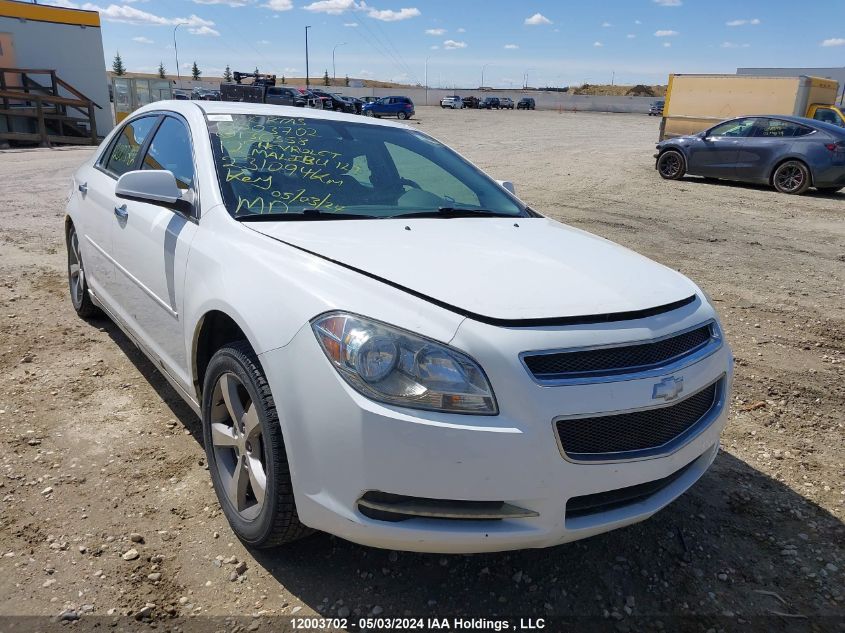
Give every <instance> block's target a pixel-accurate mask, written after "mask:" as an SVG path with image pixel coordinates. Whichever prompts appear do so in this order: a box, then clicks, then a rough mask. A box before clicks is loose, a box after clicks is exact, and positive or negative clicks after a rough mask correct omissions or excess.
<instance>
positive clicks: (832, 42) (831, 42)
mask: <svg viewBox="0 0 845 633" xmlns="http://www.w3.org/2000/svg"><path fill="white" fill-rule="evenodd" d="M821 45H822V46H845V37H831V38H830V39H828V40H825V41H823V42H822V44H821Z"/></svg>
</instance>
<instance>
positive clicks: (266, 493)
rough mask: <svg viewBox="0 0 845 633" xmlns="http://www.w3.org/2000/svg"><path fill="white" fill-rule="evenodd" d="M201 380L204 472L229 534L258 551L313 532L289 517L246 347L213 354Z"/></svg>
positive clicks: (271, 413)
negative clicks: (228, 528)
mask: <svg viewBox="0 0 845 633" xmlns="http://www.w3.org/2000/svg"><path fill="white" fill-rule="evenodd" d="M203 382H204V386H203V397H202V428H203V438H204V443H205V452H206V457H207V459H208V470H209V472H210V473H211V481H212V483H213V484H214V491H215V492H216V493H217V499H218V500H219V502H220V507H221V508H222V510H223V513H224V514H225V515H226V518H227V519H228V521H229V524H230V525H231V526H232V530H233V531H234V532H235V534H236V535H237V537H238V538H239V539H240V540H241V541H243V542H244V543H245V544H247V545H250V546H252V547H258V548H265V547H273V546H276V545H281V544H283V543H289V542H291V541H295V540H297V539H300V538H302V537H304V536H307V535H308V534H310V533H311V532H312V531H313V530H311V529H310V528H307V527H306V526H304V525H303V524H302V523H300V521H299V516H298V515H297V512H296V503H295V501H294V496H293V485H292V483H291V475H290V466H289V464H288V459H287V453H286V452H285V443H284V439H283V437H282V429H281V426H280V425H279V416H278V414H277V412H276V404H275V402H274V400H273V395H272V394H271V393H270V385H269V384H267V379H266V377H265V376H264V371H263V370H262V369H261V365H260V363H259V362H258V357H257V356H256V355H255V352H254V351H253V350H252V348H251V347H250V345H249V343H247V342H246V341H237V342H235V343H230V344H228V345H226V346H225V347H222V348H221V349H219V350H218V351H217V352H216V353H215V354H214V356H212V358H211V361H210V362H209V364H208V369H207V371H206V374H205V380H204V381H203ZM262 486H263V489H262Z"/></svg>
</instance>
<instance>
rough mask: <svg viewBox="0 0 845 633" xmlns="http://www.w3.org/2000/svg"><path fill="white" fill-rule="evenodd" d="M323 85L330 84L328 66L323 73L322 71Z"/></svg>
mask: <svg viewBox="0 0 845 633" xmlns="http://www.w3.org/2000/svg"><path fill="white" fill-rule="evenodd" d="M323 85H324V86H328V85H330V82H329V69H328V68H326V72H324V73H323Z"/></svg>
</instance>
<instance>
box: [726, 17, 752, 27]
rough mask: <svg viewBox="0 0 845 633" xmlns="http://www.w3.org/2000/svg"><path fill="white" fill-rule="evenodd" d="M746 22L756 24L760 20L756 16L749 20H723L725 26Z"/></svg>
mask: <svg viewBox="0 0 845 633" xmlns="http://www.w3.org/2000/svg"><path fill="white" fill-rule="evenodd" d="M747 24H750V25H753V26H757V25H758V24H760V20H759V19H758V18H753V19H751V20H730V21H728V22H725V26H745V25H747Z"/></svg>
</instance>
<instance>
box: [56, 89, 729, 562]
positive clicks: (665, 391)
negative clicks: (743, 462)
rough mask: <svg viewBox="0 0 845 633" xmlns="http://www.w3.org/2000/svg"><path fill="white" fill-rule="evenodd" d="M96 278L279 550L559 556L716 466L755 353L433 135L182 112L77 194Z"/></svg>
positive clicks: (278, 110)
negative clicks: (325, 539) (332, 547)
mask: <svg viewBox="0 0 845 633" xmlns="http://www.w3.org/2000/svg"><path fill="white" fill-rule="evenodd" d="M66 237H67V245H68V277H69V282H70V295H71V299H72V301H73V306H74V308H75V309H76V311H77V312H78V313H79V315H80V316H82V317H86V318H92V317H96V316H98V315H99V314H101V313H105V314H106V315H107V316H108V317H109V318H111V319H113V320H114V321H115V322H116V323H117V324H118V325H119V326H120V327H121V328H122V329H123V330H124V331H125V332H126V334H127V335H128V336H129V337H130V338H131V339H132V340H133V341H135V342H136V343H137V345H138V346H139V347H140V348H141V349H142V350H143V351H144V352H145V353H146V354H147V355H148V356H149V357H150V358H151V359H152V360H153V362H154V363H155V364H156V366H157V367H159V368H160V369H161V371H162V373H163V374H164V375H165V376H166V377H167V379H168V380H169V381H170V382H171V384H172V385H173V386H174V387H175V389H176V390H177V391H178V392H179V393H180V394H181V395H182V397H183V398H184V399H185V400H186V401H187V402H188V403H189V404H190V406H191V407H192V408H193V409H194V410H195V411H196V413H197V414H198V415H199V416H200V417H201V419H202V425H203V429H204V436H205V449H206V452H207V455H208V465H209V471H210V473H211V477H212V480H213V483H214V488H215V490H216V493H217V496H218V498H219V501H220V505H221V507H222V509H223V511H224V512H225V514H226V516H227V518H228V520H229V521H230V523H231V525H232V528H233V530H234V531H235V533H236V534H237V536H238V537H239V538H240V539H242V540H243V541H244V542H245V543H247V544H249V545H253V546H259V547H264V546H271V545H276V544H280V543H284V542H287V541H291V540H293V539H296V538H298V537H301V536H303V535H305V534H307V533H308V532H309V531H311V530H312V529H317V530H324V531H326V532H331V533H333V534H337V535H339V536H341V537H343V538H346V539H349V540H352V541H356V542H359V543H364V544H368V545H373V546H376V547H385V548H396V549H405V550H417V551H427V552H480V551H496V550H507V549H515V548H526V547H546V546H551V545H555V544H558V543H563V542H566V541H571V540H575V539H579V538H584V537H587V536H591V535H593V534H597V533H599V532H604V531H607V530H610V529H614V528H618V527H621V526H624V525H628V524H631V523H634V522H636V521H640V520H643V519H645V518H647V517H649V516H651V515H652V514H654V513H655V512H657V511H658V510H659V509H661V508H662V507H664V506H665V505H667V504H668V503H669V502H671V501H672V500H673V499H675V498H676V497H678V496H679V495H680V494H681V493H683V492H684V491H685V490H686V489H687V488H689V487H690V486H691V485H692V484H693V483H694V482H695V481H696V480H698V479H699V477H701V476H702V474H703V473H704V472H705V471H706V469H707V468H708V466H710V464H711V463H712V461H713V459H714V458H715V456H716V454H717V452H718V448H719V434H720V431H721V430H722V428H723V426H724V424H725V421H726V419H727V402H728V401H729V389H730V382H731V376H732V356H731V352H730V349H729V348H728V345H727V344H726V343H725V341H724V340H723V337H722V332H721V329H720V326H719V322H718V319H717V317H716V313H715V312H714V309H713V307H712V305H711V304H710V302H709V301H708V299H707V297H706V296H705V295H704V293H702V291H701V290H700V289H699V288H698V287H697V286H696V285H694V284H693V283H692V282H691V281H689V280H688V279H686V278H685V277H684V276H682V275H680V274H679V273H677V272H675V271H673V270H670V269H668V268H665V267H663V266H661V265H659V264H656V263H654V262H652V261H650V260H648V259H646V258H644V257H641V256H640V255H637V254H635V253H633V252H631V251H629V250H626V249H624V248H622V247H620V246H617V245H615V244H612V243H611V242H608V241H607V240H604V239H602V238H599V237H596V236H593V235H590V234H588V233H585V232H584V231H580V230H578V229H575V228H572V227H569V226H566V225H564V224H560V223H558V222H555V221H552V220H550V219H548V218H545V217H543V216H541V215H540V214H538V213H536V212H535V211H533V210H531V209H530V208H529V207H527V206H526V205H525V204H524V203H523V202H521V201H520V200H519V199H518V198H517V197H516V196H515V195H514V194H513V192H512V187H511V186H510V185H509V183H505V182H497V181H495V180H492V179H491V178H490V177H488V176H487V175H485V174H484V173H483V172H482V171H481V170H479V169H478V168H476V167H475V166H473V165H472V164H471V163H470V162H468V161H467V160H466V159H464V158H462V157H461V156H460V155H458V154H457V153H455V152H454V151H452V150H451V149H449V148H448V147H446V146H445V145H443V144H442V143H440V142H438V141H437V140H435V139H433V138H431V137H430V136H428V135H426V134H424V133H422V132H420V131H419V130H416V129H410V128H408V127H405V126H403V125H400V124H397V123H389V122H384V121H380V120H374V119H367V120H362V119H361V118H359V117H355V116H352V115H344V114H338V113H333V112H316V111H306V112H303V110H301V109H295V108H288V107H281V106H268V105H259V104H244V103H226V102H215V101H197V102H187V101H169V102H168V101H162V102H158V103H154V104H151V105H148V106H145V107H143V108H141V109H139V110H137V111H136V112H134V113H133V114H132V116H131V117H130V118H129V119H127V120H126V121H124V122H122V123H121V124H120V125H119V126H118V127H117V128H116V129H115V130H114V131H113V132H112V133H111V134H110V135H109V136H108V138H106V139H105V141H104V142H103V144H102V145H101V147H100V148H99V150H98V151H97V152H96V153H95V155H94V156H93V157H92V158H91V159H90V160H89V161H87V162H86V163H85V164H84V165H82V167H80V169H79V170H78V171H77V172H76V173H75V174H74V176H73V188H72V192H71V195H70V198H69V200H68V204H67V218H66Z"/></svg>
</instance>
